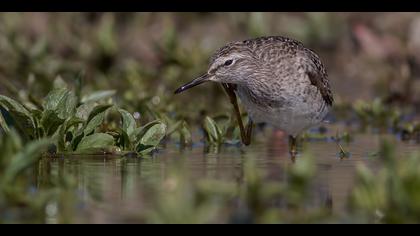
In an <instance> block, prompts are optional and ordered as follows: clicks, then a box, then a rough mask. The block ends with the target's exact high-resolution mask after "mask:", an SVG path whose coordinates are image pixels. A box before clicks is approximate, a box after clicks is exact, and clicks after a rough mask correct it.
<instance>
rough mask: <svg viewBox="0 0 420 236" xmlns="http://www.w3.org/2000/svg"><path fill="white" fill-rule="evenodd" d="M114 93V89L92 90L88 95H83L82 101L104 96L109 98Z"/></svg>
mask: <svg viewBox="0 0 420 236" xmlns="http://www.w3.org/2000/svg"><path fill="white" fill-rule="evenodd" d="M115 93H116V91H115V90H104V91H98V92H94V93H92V94H90V95H88V96H85V97H83V98H82V101H81V102H82V103H89V102H97V101H100V100H102V99H105V98H109V97H112V96H114V95H115Z"/></svg>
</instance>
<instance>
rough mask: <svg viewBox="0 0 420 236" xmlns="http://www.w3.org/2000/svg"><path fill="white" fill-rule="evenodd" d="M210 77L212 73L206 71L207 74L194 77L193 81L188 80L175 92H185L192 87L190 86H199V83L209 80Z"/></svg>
mask: <svg viewBox="0 0 420 236" xmlns="http://www.w3.org/2000/svg"><path fill="white" fill-rule="evenodd" d="M209 79H210V75H209V74H208V73H205V74H203V75H201V76H200V77H198V78H196V79H194V80H193V81H191V82H188V83H186V84H184V85H182V86H181V87H179V88H178V89H177V90H176V91H175V94H178V93H181V92H184V91H185V90H187V89H190V88H192V87H195V86H197V85H199V84H202V83H204V82H207V81H209Z"/></svg>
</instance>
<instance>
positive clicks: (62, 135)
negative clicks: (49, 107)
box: [57, 117, 84, 152]
mask: <svg viewBox="0 0 420 236" xmlns="http://www.w3.org/2000/svg"><path fill="white" fill-rule="evenodd" d="M83 123H84V120H82V119H80V118H78V117H72V118H70V119H67V120H66V121H65V122H64V123H63V124H62V125H61V126H60V131H59V134H58V142H57V146H58V151H60V152H62V151H65V150H66V141H65V140H66V135H67V131H68V130H69V129H70V128H71V127H73V126H76V125H79V124H83Z"/></svg>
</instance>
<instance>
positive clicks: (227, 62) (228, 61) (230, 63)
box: [225, 60, 233, 66]
mask: <svg viewBox="0 0 420 236" xmlns="http://www.w3.org/2000/svg"><path fill="white" fill-rule="evenodd" d="M232 63H233V60H227V61H225V66H229V65H232Z"/></svg>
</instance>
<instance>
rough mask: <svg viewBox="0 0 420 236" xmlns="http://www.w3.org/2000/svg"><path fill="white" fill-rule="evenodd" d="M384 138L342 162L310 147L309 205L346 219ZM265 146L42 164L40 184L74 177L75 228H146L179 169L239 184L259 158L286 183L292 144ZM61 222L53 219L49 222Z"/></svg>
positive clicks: (327, 149) (369, 140) (332, 146)
mask: <svg viewBox="0 0 420 236" xmlns="http://www.w3.org/2000/svg"><path fill="white" fill-rule="evenodd" d="M383 137H384V136H379V135H357V136H355V137H354V141H352V142H350V143H349V144H348V145H346V144H343V146H344V148H345V149H346V150H347V151H349V152H350V153H351V155H350V156H349V157H348V158H340V157H339V155H338V152H339V149H338V147H337V145H336V143H334V142H326V141H311V142H306V143H305V147H304V148H305V150H307V151H308V152H310V153H311V154H312V158H314V160H315V163H316V167H317V172H316V178H315V180H314V187H313V188H311V191H312V196H313V199H311V201H310V202H311V203H310V204H312V205H314V206H326V207H328V208H330V209H331V211H332V213H333V214H335V215H345V214H346V202H347V198H348V196H349V193H350V191H351V188H352V186H353V184H354V179H355V178H354V177H355V170H356V166H357V165H358V164H359V163H364V164H366V165H367V166H369V167H371V168H373V169H374V168H376V167H377V166H379V165H378V159H377V158H375V156H374V155H371V153H372V152H374V151H376V150H377V149H378V147H379V144H380V140H381V139H382V138H383ZM265 140H267V141H266V142H261V143H254V144H252V145H251V146H249V147H244V148H238V147H236V146H228V147H221V149H220V150H218V152H214V150H213V151H212V150H206V148H205V147H203V146H197V147H194V148H191V149H184V150H180V149H179V148H178V147H177V146H176V145H167V147H165V148H164V149H162V150H160V151H159V153H157V154H155V155H154V156H153V157H149V158H144V159H137V158H117V157H110V156H83V157H67V158H60V159H54V160H52V159H46V160H43V162H42V163H43V165H44V166H47V167H48V170H49V171H48V173H49V174H48V175H46V176H43V178H40V179H44V180H45V178H55V176H56V175H57V174H58V173H59V172H60V171H63V170H64V171H66V172H68V173H70V174H71V175H72V176H75V180H76V185H77V196H78V197H79V198H80V202H79V204H77V206H78V207H77V209H76V210H75V214H76V215H77V217H75V219H72V220H71V221H72V222H74V221H76V222H81V223H110V222H112V223H120V222H124V223H125V222H139V223H141V222H142V221H141V220H139V219H140V218H139V217H138V216H139V215H140V214H141V213H142V212H143V211H144V210H145V209H146V208H147V207H148V206H149V204H150V202H148V200H147V199H150V197H151V196H148V195H149V194H150V192H149V191H148V186H151V185H162V181H164V180H165V179H166V178H167V177H168V176H169V175H170V173H171V170H174V169H179V170H182V173H183V174H185V176H186V178H187V181H197V180H199V179H218V180H223V181H234V182H236V183H238V184H240V183H241V181H243V178H244V162H245V161H246V159H247V158H254V159H255V160H256V167H257V168H258V169H260V170H263V171H264V172H265V173H267V176H266V178H267V180H268V179H270V180H278V181H282V180H284V179H285V178H286V170H287V168H290V166H291V165H293V161H292V160H291V158H290V157H289V154H288V152H287V141H286V140H285V139H284V138H279V139H276V138H266V139H265ZM397 148H398V150H400V151H404V152H410V151H413V150H415V149H416V148H418V147H416V145H415V144H409V143H402V142H399V145H398V146H397ZM298 161H299V157H298V158H297V159H296V162H298ZM38 181H40V180H38ZM152 198H153V196H152ZM56 220H57V219H55V218H54V214H51V217H50V219H49V222H51V223H53V222H55V221H56Z"/></svg>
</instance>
